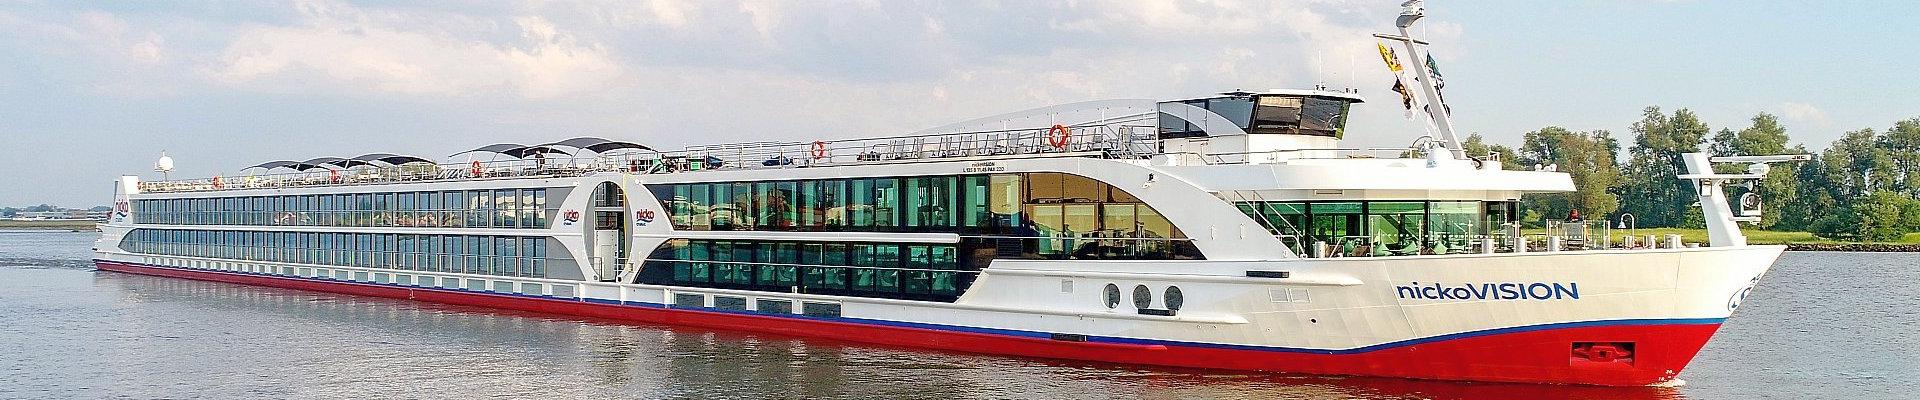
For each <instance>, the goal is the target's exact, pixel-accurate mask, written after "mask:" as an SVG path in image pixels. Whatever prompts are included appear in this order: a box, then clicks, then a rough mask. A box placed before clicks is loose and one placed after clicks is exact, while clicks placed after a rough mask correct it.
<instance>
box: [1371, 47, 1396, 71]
mask: <svg viewBox="0 0 1920 400" xmlns="http://www.w3.org/2000/svg"><path fill="white" fill-rule="evenodd" d="M1373 45H1374V46H1378V47H1380V60H1381V61H1386V62H1387V69H1389V70H1393V72H1394V73H1396V74H1397V73H1400V70H1401V68H1400V57H1399V55H1396V54H1394V53H1393V49H1389V48H1387V45H1385V44H1380V43H1374V44H1373Z"/></svg>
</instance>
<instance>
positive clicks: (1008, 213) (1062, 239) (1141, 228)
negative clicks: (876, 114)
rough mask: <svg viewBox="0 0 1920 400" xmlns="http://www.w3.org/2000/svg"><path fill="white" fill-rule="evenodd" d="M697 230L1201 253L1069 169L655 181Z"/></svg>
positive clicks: (1055, 250)
mask: <svg viewBox="0 0 1920 400" xmlns="http://www.w3.org/2000/svg"><path fill="white" fill-rule="evenodd" d="M649 187H650V189H649V190H651V191H652V192H653V193H654V195H655V196H658V198H659V199H660V200H661V201H662V202H663V204H664V207H665V208H666V211H667V212H668V213H669V214H672V215H671V218H670V220H671V221H673V224H674V227H675V228H676V229H681V230H693V231H725V230H762V231H814V232H926V233H958V234H961V236H962V237H964V238H967V240H969V241H972V242H978V243H982V244H989V243H990V244H991V245H992V246H991V247H990V250H994V251H996V252H998V253H999V254H1005V255H1009V256H1011V255H1015V254H1017V255H1018V256H1017V257H1023V258H1058V259H1066V258H1073V259H1170V258H1199V257H1200V256H1199V253H1198V251H1196V250H1194V249H1193V246H1192V244H1191V243H1190V242H1189V241H1187V240H1186V239H1185V235H1184V234H1183V233H1182V232H1181V231H1180V229H1179V228H1177V227H1175V226H1174V225H1173V223H1172V222H1171V221H1168V220H1167V219H1166V217H1164V216H1162V215H1161V214H1160V213H1159V212H1158V211H1157V210H1155V209H1153V207H1151V206H1148V205H1146V204H1145V203H1144V202H1142V201H1140V199H1138V198H1135V197H1133V196H1132V195H1130V194H1128V193H1126V191H1125V190H1121V189H1120V188H1115V187H1112V186H1110V185H1107V184H1105V183H1102V182H1100V181H1097V180H1093V179H1090V178H1086V177H1082V176H1078V175H1072V174H1064V173H1026V174H993V175H963V176H919V177H880V178H848V179H823V180H803V181H768V182H754V183H740V182H712V183H682V184H656V185H649Z"/></svg>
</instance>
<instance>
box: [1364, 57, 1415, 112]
mask: <svg viewBox="0 0 1920 400" xmlns="http://www.w3.org/2000/svg"><path fill="white" fill-rule="evenodd" d="M1373 45H1374V46H1377V47H1379V48H1380V60H1381V61H1386V62H1387V69H1388V70H1392V71H1393V91H1394V92H1397V93H1400V105H1401V106H1402V107H1405V108H1406V109H1407V119H1409V120H1411V119H1413V90H1412V89H1411V88H1408V87H1407V77H1406V74H1405V73H1404V72H1402V71H1404V70H1405V69H1404V68H1401V67H1400V56H1399V55H1397V54H1394V52H1393V49H1389V48H1387V45H1385V44H1380V43H1374V44H1373Z"/></svg>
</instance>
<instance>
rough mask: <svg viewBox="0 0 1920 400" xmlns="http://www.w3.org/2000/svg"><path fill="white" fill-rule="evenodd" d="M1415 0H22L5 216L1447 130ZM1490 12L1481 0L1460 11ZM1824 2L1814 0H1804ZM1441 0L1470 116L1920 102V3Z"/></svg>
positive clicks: (8, 15) (1710, 113)
mask: <svg viewBox="0 0 1920 400" xmlns="http://www.w3.org/2000/svg"><path fill="white" fill-rule="evenodd" d="M1398 1H1399V0H1387V1H1371V0H1370V1H1311V0H1309V1H1289V0H1276V1H1224V0H1223V1H1205V2H1160V1H1148V0H1134V1H1117V2H1103V1H1067V2H1040V1H965V0H954V1H892V0H888V1H844V2H824V1H805V2H783V1H764V0H747V1H723V0H711V1H706V0H703V1H689V2H679V1H665V0H653V1H628V2H597V1H596V2H563V1H527V2H507V1H499V2H466V1H331V0H323V1H293V2H231V3H228V2H221V3H214V2H89V1H50V2H34V1H26V2H19V1H14V2H5V3H4V4H0V146H4V148H6V149H9V150H10V151H9V152H8V153H7V154H6V155H4V156H0V172H4V174H0V205H10V206H19V205H31V204H38V203H43V202H45V203H53V204H56V205H67V206H91V205H97V204H105V203H108V202H110V201H111V199H110V198H109V196H110V194H111V181H112V179H113V178H114V177H115V176H117V175H121V174H129V173H145V174H148V175H152V174H153V173H152V172H151V171H149V170H150V168H151V165H152V162H153V160H154V159H155V158H157V157H158V156H159V155H160V153H161V152H162V151H166V152H168V153H170V154H172V155H173V156H174V158H176V159H177V160H178V164H179V169H178V171H177V172H176V175H177V176H209V175H215V174H226V175H232V174H234V171H236V170H238V169H239V168H241V167H244V166H247V165H252V164H254V163H257V162H260V161H265V160H274V159H306V158H312V157H319V156H353V155H358V154H365V153H373V152H392V153H401V154H420V155H445V154H450V153H453V152H455V151H459V150H464V149H468V148H472V147H477V146H479V145H484V144H489V143H495V142H520V143H531V142H544V141H551V140H557V139H563V138H568V137H575V136H604V137H609V138H617V139H627V140H633V141H639V142H643V143H650V144H654V145H656V146H657V147H665V148H678V147H680V146H684V145H688V144H699V143H711V142H725V141H744V140H766V139H790V140H812V139H815V138H848V137H859V136H873V135H886V134H897V133H903V132H908V131H913V130H917V129H920V128H926V127H931V126H936V125H942V124H944V123H947V122H954V121H959V120H964V119H969V118H973V117H979V116H985V115H992V114H998V113H1002V112H1009V111H1016V110H1020V109H1026V108H1032V107H1039V106H1045V105H1051V104H1058V103H1065V102H1073V101H1081V100H1095V99H1110V98H1162V99H1164V98H1173V97H1182V96H1194V95H1203V94H1206V93H1211V92H1216V91H1223V90H1230V89H1236V88H1244V89H1268V88H1303V87H1311V86H1314V85H1316V84H1325V85H1329V86H1335V87H1346V86H1349V85H1351V86H1354V87H1357V88H1359V89H1361V91H1362V94H1364V95H1367V96H1369V98H1371V99H1373V100H1374V102H1372V103H1369V104H1366V105H1364V106H1362V107H1359V108H1357V109H1356V111H1355V116H1354V122H1353V123H1352V125H1351V128H1350V130H1349V132H1350V133H1349V138H1350V141H1352V142H1354V143H1352V144H1355V145H1401V144H1404V143H1406V142H1408V141H1410V140H1411V139H1413V138H1414V137H1415V136H1418V135H1419V132H1420V128H1419V126H1418V125H1414V124H1412V123H1410V122H1407V121H1406V120H1405V119H1403V118H1402V117H1401V115H1400V112H1399V111H1398V110H1397V109H1396V108H1397V105H1396V104H1393V103H1394V102H1393V101H1392V99H1391V96H1392V93H1391V92H1389V91H1387V90H1386V88H1387V87H1388V86H1390V85H1389V82H1390V81H1389V79H1390V78H1389V77H1388V75H1387V74H1386V72H1385V69H1384V67H1382V66H1381V64H1380V62H1379V60H1378V58H1377V56H1376V55H1375V54H1374V50H1373V43H1374V40H1373V39H1372V38H1370V37H1369V36H1368V34H1370V33H1374V32H1385V31H1389V30H1391V29H1392V28H1393V26H1392V18H1393V16H1394V14H1395V13H1397V12H1398V5H1397V3H1398ZM1454 3H1465V4H1454ZM1802 3H1806V4H1802ZM1842 4H1844V5H1839V6H1825V5H1822V3H1821V2H1775V1H1741V2H1723V1H1704V0H1702V1H1690V0H1679V1H1651V0H1639V1H1636V0H1572V1H1564V2H1552V4H1551V5H1550V6H1549V5H1547V4H1546V3H1540V2H1535V1H1472V2H1455V1H1445V0H1441V1H1433V2H1431V4H1428V8H1429V10H1430V11H1429V15H1430V17H1429V19H1428V21H1426V22H1425V25H1424V26H1423V27H1422V28H1421V29H1420V30H1419V31H1417V34H1419V35H1422V36H1424V37H1427V38H1430V39H1432V40H1434V41H1435V42H1436V44H1435V47H1434V50H1433V51H1434V53H1435V54H1436V55H1437V57H1438V59H1439V60H1440V64H1441V67H1442V70H1443V71H1444V72H1445V73H1446V75H1447V82H1448V92H1447V94H1448V98H1449V101H1452V102H1453V108H1454V110H1455V116H1456V118H1457V119H1458V125H1459V127H1460V129H1461V130H1462V131H1464V132H1479V133H1482V134H1484V135H1486V136H1488V137H1490V138H1492V139H1493V140H1494V141H1497V142H1506V143H1513V142H1517V141H1518V140H1519V137H1520V134H1521V133H1523V132H1526V131H1529V130H1533V129H1537V128H1540V127H1543V126H1548V125H1562V126H1566V127H1568V128H1572V129H1577V130H1588V129H1609V130H1613V131H1616V132H1619V133H1620V134H1623V135H1624V133H1625V131H1626V128H1627V125H1628V124H1629V123H1631V122H1632V121H1634V120H1636V119H1637V118H1638V115H1639V110H1640V109H1641V108H1643V107H1645V106H1649V105H1661V106H1665V107H1669V108H1673V107H1689V108H1692V109H1694V110H1696V111H1698V112H1699V113H1700V114H1701V115H1702V116H1703V117H1705V118H1706V119H1707V121H1708V122H1709V123H1711V124H1713V125H1715V126H1716V127H1718V126H1738V125H1744V124H1745V123H1746V121H1745V120H1746V119H1747V118H1749V117H1751V116H1752V115H1753V114H1755V113H1759V112H1770V113H1775V114H1777V115H1780V116H1781V117H1782V118H1783V119H1784V120H1785V121H1786V123H1787V126H1788V128H1789V129H1790V133H1791V134H1793V135H1794V136H1795V139H1796V141H1799V142H1803V143H1808V144H1809V145H1811V146H1812V147H1815V148H1820V147H1824V146H1825V144H1826V143H1827V142H1829V141H1831V140H1832V139H1833V138H1835V137H1837V136H1838V135H1839V134H1840V132H1842V131H1845V130H1851V129H1859V128H1865V127H1874V128H1884V127H1886V126H1888V125H1891V124H1892V123H1893V122H1894V121H1896V120H1900V119H1906V118H1913V117H1920V95H1916V93H1920V78H1915V77H1914V76H1913V74H1912V73H1911V72H1910V71H1911V70H1912V69H1913V68H1914V66H1916V65H1920V62H1916V61H1920V59H1916V58H1917V57H1916V55H1915V53H1914V51H1913V50H1912V49H1913V48H1914V47H1915V46H1914V45H1913V44H1912V43H1913V39H1912V38H1913V37H1915V36H1916V34H1920V28H1916V25H1915V24H1912V23H1911V22H1910V21H1909V19H1910V17H1911V15H1912V14H1913V13H1914V12H1915V11H1920V10H1917V9H1916V6H1914V5H1912V4H1911V3H1909V2H1903V1H1886V2H1865V1H1863V2H1844V3H1842Z"/></svg>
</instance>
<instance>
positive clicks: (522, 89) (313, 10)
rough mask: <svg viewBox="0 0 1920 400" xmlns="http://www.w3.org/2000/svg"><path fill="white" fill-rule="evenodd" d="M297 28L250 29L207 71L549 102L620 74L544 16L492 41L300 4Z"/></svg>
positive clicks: (317, 86)
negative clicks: (514, 35)
mask: <svg viewBox="0 0 1920 400" xmlns="http://www.w3.org/2000/svg"><path fill="white" fill-rule="evenodd" d="M299 11H300V14H301V15H300V18H299V19H298V21H297V22H296V23H294V24H291V25H251V26H247V27H244V28H241V29H240V30H239V31H238V34H237V35H236V38H235V39H234V40H233V41H232V43H231V44H230V45H228V46H227V47H226V48H225V49H224V50H223V51H221V54H220V56H219V57H217V59H215V60H213V61H212V62H210V63H208V65H205V66H204V68H202V72H203V74H204V75H205V76H207V77H208V78H210V79H211V80H213V81H215V82H220V83H223V84H227V85H230V86H232V87H236V88H240V89H257V90H267V91H282V92H322V93H325V92H341V91H346V92H372V93H398V94H408V95H445V96H473V95H485V94H490V93H509V94H512V95H517V96H521V97H524V98H528V99H545V98H552V97H559V96H565V95H568V94H573V93H577V92H582V91H588V90H592V89H594V88H596V87H600V86H602V85H604V84H605V83H607V82H609V81H611V80H613V79H615V78H617V77H618V76H619V75H620V71H621V68H620V66H619V65H618V64H617V62H616V61H615V60H614V59H613V57H612V55H610V54H609V53H608V51H606V50H605V49H604V48H603V47H602V46H600V45H598V44H594V43H582V41H581V40H580V39H578V38H576V37H574V36H573V35H571V34H569V33H567V32H564V31H562V30H560V29H558V28H557V27H556V26H555V25H554V24H553V23H551V22H549V21H547V20H545V19H543V18H541V17H537V16H519V17H516V18H513V26H515V27H516V28H518V31H517V33H518V35H517V36H518V37H519V40H517V41H500V42H498V43H496V42H495V41H489V40H485V39H483V38H485V37H487V36H488V34H490V33H492V32H487V31H482V30H476V27H484V26H488V24H484V23H478V24H477V23H474V21H470V20H467V19H463V18H458V16H453V17H454V18H446V17H448V16H446V15H439V14H412V13H407V12H398V11H363V10H360V9H357V8H354V7H352V6H349V5H345V4H334V3H322V2H313V3H302V6H301V7H299Z"/></svg>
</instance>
